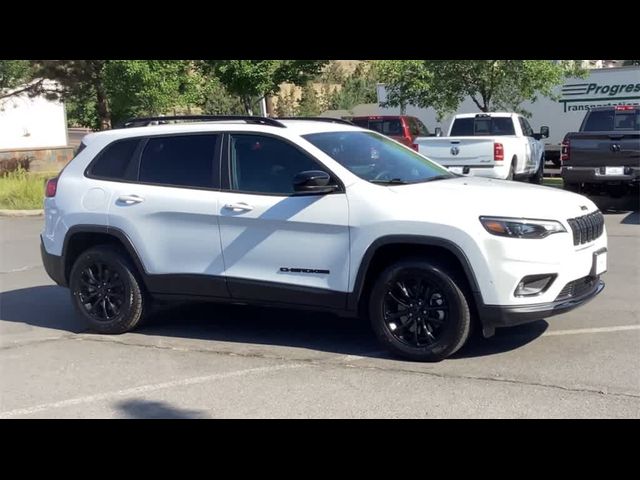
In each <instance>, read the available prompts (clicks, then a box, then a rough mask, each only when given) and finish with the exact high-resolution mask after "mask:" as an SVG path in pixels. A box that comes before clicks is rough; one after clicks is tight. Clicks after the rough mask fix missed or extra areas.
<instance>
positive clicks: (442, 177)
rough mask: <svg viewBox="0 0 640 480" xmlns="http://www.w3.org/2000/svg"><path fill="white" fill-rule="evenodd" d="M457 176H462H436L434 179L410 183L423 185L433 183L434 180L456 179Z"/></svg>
mask: <svg viewBox="0 0 640 480" xmlns="http://www.w3.org/2000/svg"><path fill="white" fill-rule="evenodd" d="M458 176H460V177H461V176H462V175H455V174H453V175H436V176H435V177H429V178H425V179H424V180H418V181H417V182H412V183H425V182H433V181H434V180H446V179H447V178H457V177H458Z"/></svg>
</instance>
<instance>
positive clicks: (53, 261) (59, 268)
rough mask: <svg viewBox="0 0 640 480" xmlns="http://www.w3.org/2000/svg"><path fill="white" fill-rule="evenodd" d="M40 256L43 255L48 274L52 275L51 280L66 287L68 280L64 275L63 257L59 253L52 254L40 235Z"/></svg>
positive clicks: (43, 262)
mask: <svg viewBox="0 0 640 480" xmlns="http://www.w3.org/2000/svg"><path fill="white" fill-rule="evenodd" d="M40 256H41V257H42V264H43V265H44V269H45V271H46V272H47V275H49V277H51V280H53V281H54V282H56V283H57V284H58V285H60V286H61V287H66V286H67V282H66V280H65V275H64V262H63V261H62V257H59V256H58V255H52V254H51V253H49V252H47V250H46V249H45V248H44V243H43V241H42V237H40Z"/></svg>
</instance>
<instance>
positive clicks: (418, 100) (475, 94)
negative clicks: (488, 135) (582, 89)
mask: <svg viewBox="0 0 640 480" xmlns="http://www.w3.org/2000/svg"><path fill="white" fill-rule="evenodd" d="M578 65H579V64H578V63H577V62H573V61H551V60H410V61H404V62H403V61H380V62H379V64H378V67H379V71H380V72H381V75H380V78H381V81H383V82H384V83H385V84H386V86H387V101H386V102H385V103H384V105H385V106H387V105H388V106H396V107H397V106H401V107H402V106H403V105H407V104H412V105H415V106H418V107H434V108H435V110H436V111H437V112H438V114H439V115H440V116H442V115H444V114H445V113H448V112H452V111H455V110H456V109H457V108H458V105H459V104H460V103H461V102H462V101H463V100H464V99H465V98H466V97H467V96H469V97H471V99H472V100H473V102H474V103H475V104H476V106H477V107H478V109H479V110H481V111H483V112H487V111H491V110H498V109H500V110H502V109H504V110H511V111H515V112H519V113H523V114H525V115H528V114H529V112H527V111H526V110H524V109H522V107H520V105H521V104H522V102H524V101H532V102H534V101H536V99H537V98H538V96H540V95H543V96H546V97H551V98H554V97H555V95H554V93H553V88H554V87H556V86H557V85H559V84H561V83H562V81H563V80H564V79H565V78H566V77H567V76H583V75H585V73H586V72H585V71H584V70H583V69H582V68H580V67H579V66H578Z"/></svg>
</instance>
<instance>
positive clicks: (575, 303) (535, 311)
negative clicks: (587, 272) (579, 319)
mask: <svg viewBox="0 0 640 480" xmlns="http://www.w3.org/2000/svg"><path fill="white" fill-rule="evenodd" d="M592 281H593V286H592V287H591V288H590V289H589V290H587V291H585V292H583V293H581V294H580V295H579V296H576V297H573V298H564V299H561V300H556V301H553V302H549V303H537V304H534V305H509V306H502V305H481V306H480V307H479V308H478V310H479V315H480V319H481V320H482V324H483V327H484V328H485V329H486V328H489V329H493V328H495V327H510V326H514V325H521V324H523V323H528V322H533V321H536V320H541V319H543V318H547V317H551V316H553V315H559V314H561V313H566V312H568V311H570V310H573V309H574V308H577V307H580V306H581V305H584V304H585V303H587V302H588V301H590V300H592V299H593V298H595V297H596V296H597V295H598V294H599V293H600V292H602V290H604V282H603V281H602V280H600V278H599V277H594V278H593V279H592Z"/></svg>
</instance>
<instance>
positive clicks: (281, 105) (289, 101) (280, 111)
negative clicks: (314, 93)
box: [276, 88, 298, 117]
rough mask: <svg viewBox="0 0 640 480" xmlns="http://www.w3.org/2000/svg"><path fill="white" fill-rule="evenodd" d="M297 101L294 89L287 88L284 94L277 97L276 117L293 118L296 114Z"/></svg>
mask: <svg viewBox="0 0 640 480" xmlns="http://www.w3.org/2000/svg"><path fill="white" fill-rule="evenodd" d="M297 103H298V102H297V101H296V96H295V89H294V88H289V91H288V92H286V93H280V94H279V95H278V103H277V104H276V114H277V115H278V117H293V116H295V115H296V113H297Z"/></svg>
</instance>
